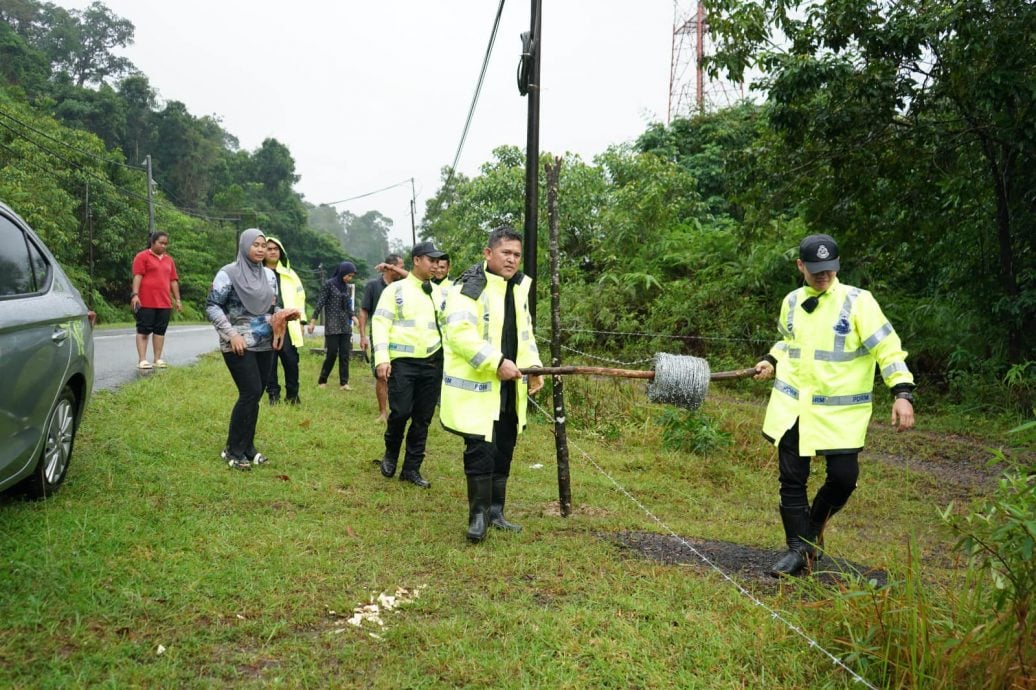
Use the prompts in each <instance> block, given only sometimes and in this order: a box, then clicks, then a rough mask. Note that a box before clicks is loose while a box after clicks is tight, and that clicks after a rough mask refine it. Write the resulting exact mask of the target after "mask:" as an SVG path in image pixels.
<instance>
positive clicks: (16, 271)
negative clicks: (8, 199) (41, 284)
mask: <svg viewBox="0 0 1036 690" xmlns="http://www.w3.org/2000/svg"><path fill="white" fill-rule="evenodd" d="M36 290H37V288H36V280H35V278H34V272H33V267H32V260H31V259H30V258H29V246H28V241H27V240H26V237H25V233H24V232H22V230H21V228H19V227H18V226H17V225H15V224H14V223H12V222H11V221H10V220H8V219H7V218H4V217H3V216H0V297H9V296H11V295H25V294H30V293H33V292H36Z"/></svg>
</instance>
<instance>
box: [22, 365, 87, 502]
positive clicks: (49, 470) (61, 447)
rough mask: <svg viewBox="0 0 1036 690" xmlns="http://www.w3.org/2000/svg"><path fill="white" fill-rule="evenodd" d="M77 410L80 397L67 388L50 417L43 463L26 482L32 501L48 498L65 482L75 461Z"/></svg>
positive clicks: (45, 438)
mask: <svg viewBox="0 0 1036 690" xmlns="http://www.w3.org/2000/svg"><path fill="white" fill-rule="evenodd" d="M77 410H78V406H77V404H76V395H75V393H73V392H72V389H71V388H69V387H68V386H65V387H64V389H62V391H61V395H59V396H58V399H57V402H55V403H54V408H53V409H52V410H51V411H50V417H48V418H47V427H46V430H45V431H44V436H43V452H42V454H41V456H40V459H39V462H37V463H36V469H35V470H33V473H32V475H31V476H30V477H29V478H28V479H27V480H26V487H25V488H26V493H28V495H29V496H30V497H31V498H46V497H47V496H50V495H51V494H53V493H54V492H56V491H57V490H58V489H59V488H60V487H61V483H62V482H63V481H65V475H66V474H67V473H68V463H69V461H70V460H71V459H72V446H73V445H74V444H75V440H76V428H77V427H78V424H77V422H78V420H77V419H76V412H77Z"/></svg>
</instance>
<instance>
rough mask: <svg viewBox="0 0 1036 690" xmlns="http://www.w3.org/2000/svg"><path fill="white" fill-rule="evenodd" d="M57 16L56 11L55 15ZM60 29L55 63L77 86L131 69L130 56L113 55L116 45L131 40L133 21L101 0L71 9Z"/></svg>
mask: <svg viewBox="0 0 1036 690" xmlns="http://www.w3.org/2000/svg"><path fill="white" fill-rule="evenodd" d="M55 16H59V15H55ZM68 16H69V17H70V18H71V19H70V21H69V22H68V23H67V24H66V23H65V22H64V21H62V22H61V24H59V26H61V27H62V31H61V32H60V33H59V34H58V35H57V36H56V38H57V39H58V40H57V41H55V42H54V45H55V54H54V56H53V57H55V58H56V59H55V63H56V67H57V68H58V69H60V70H64V71H66V72H67V73H68V74H69V75H70V76H71V77H72V79H73V81H74V82H75V85H76V86H80V87H81V86H83V85H85V84H87V83H92V84H101V83H103V82H104V81H105V80H106V79H109V78H116V77H119V76H121V75H123V74H126V73H127V72H129V71H130V70H132V69H133V63H131V62H130V61H129V59H127V58H125V57H122V56H119V55H115V54H114V53H113V52H112V51H113V50H115V49H116V48H125V47H126V46H128V45H130V44H132V43H133V32H134V30H135V29H134V26H133V23H132V22H130V21H129V20H128V19H123V18H121V17H118V16H116V15H115V14H114V13H113V12H112V11H111V10H109V9H108V8H107V7H106V6H105V5H104V4H103V3H101V2H94V3H91V4H90V6H89V7H87V8H86V9H85V10H82V11H79V10H72V11H71V12H69V13H68Z"/></svg>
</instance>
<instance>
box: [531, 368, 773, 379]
mask: <svg viewBox="0 0 1036 690" xmlns="http://www.w3.org/2000/svg"><path fill="white" fill-rule="evenodd" d="M521 372H522V373H523V374H527V375H529V376H564V375H568V374H589V375H590V376H612V377H615V378H625V379H654V378H655V372H653V371H641V370H639V369H609V368H608V367H576V366H570V367H530V368H527V369H522V370H521ZM755 374H756V371H755V369H754V368H752V369H735V370H734V371H714V372H712V373H711V374H710V375H709V380H710V381H726V380H730V379H744V378H748V377H749V376H755Z"/></svg>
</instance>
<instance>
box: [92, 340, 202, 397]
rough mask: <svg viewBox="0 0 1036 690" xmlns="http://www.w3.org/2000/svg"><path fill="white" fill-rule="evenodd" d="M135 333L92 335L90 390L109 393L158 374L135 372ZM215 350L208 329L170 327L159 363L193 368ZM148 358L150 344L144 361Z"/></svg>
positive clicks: (150, 371) (147, 370)
mask: <svg viewBox="0 0 1036 690" xmlns="http://www.w3.org/2000/svg"><path fill="white" fill-rule="evenodd" d="M135 337H136V331H135V330H134V329H132V328H114V329H111V330H103V331H96V332H94V390H99V391H100V390H111V389H113V388H118V387H119V386H121V385H122V384H124V383H129V382H130V381H133V380H134V379H136V378H138V377H140V376H150V375H152V374H156V373H161V372H160V370H156V369H144V370H140V369H137V347H136V345H135V344H134V341H135ZM218 348H219V341H218V339H217V337H216V329H214V328H213V327H212V326H208V325H204V324H197V325H194V326H170V327H169V330H168V331H166V338H165V349H164V350H163V351H162V359H164V360H165V361H166V362H168V363H169V366H185V365H187V364H193V363H194V362H195V361H197V359H198V357H199V356H200V355H203V354H205V353H206V352H212V351H214V350H217V349H218ZM151 357H152V354H151V347H150V343H149V346H148V359H149V360H150V359H151Z"/></svg>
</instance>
